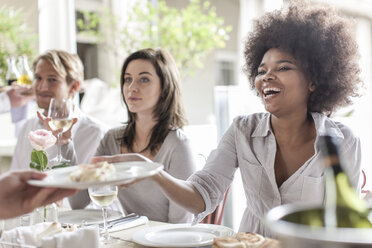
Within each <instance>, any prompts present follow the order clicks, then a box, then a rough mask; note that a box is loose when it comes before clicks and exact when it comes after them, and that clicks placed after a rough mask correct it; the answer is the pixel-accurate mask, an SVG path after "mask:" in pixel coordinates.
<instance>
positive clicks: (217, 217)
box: [200, 187, 230, 225]
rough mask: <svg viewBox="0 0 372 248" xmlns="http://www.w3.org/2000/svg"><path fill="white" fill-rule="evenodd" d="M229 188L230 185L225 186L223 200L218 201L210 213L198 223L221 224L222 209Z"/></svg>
mask: <svg viewBox="0 0 372 248" xmlns="http://www.w3.org/2000/svg"><path fill="white" fill-rule="evenodd" d="M229 190H230V187H229V188H227V190H226V192H225V196H224V198H223V201H222V202H221V203H220V205H218V206H217V208H216V209H215V210H214V211H213V212H212V213H210V214H209V215H207V216H206V217H205V218H204V219H203V220H202V221H201V222H200V223H205V224H215V225H221V222H222V217H223V211H224V209H225V204H226V199H227V195H228V194H229Z"/></svg>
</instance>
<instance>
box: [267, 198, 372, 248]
mask: <svg viewBox="0 0 372 248" xmlns="http://www.w3.org/2000/svg"><path fill="white" fill-rule="evenodd" d="M311 209H319V210H320V209H321V206H319V205H309V204H307V205H304V204H287V205H281V206H278V207H275V208H273V209H271V210H270V211H269V212H268V213H267V215H266V217H265V221H266V224H267V225H268V227H269V228H270V229H271V230H272V231H273V232H274V233H275V234H276V235H277V236H278V237H277V238H278V239H279V240H280V241H281V242H282V247H283V248H284V247H291V248H292V247H301V248H307V247H316V248H320V247H327V248H334V247H337V248H340V247H345V248H346V247H348V248H354V247H355V248H361V247H372V228H329V227H328V228H325V227H310V226H307V225H302V224H296V223H293V222H289V221H286V220H284V218H285V217H286V216H288V215H289V214H292V213H295V212H299V211H306V210H311Z"/></svg>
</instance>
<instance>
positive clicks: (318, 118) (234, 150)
mask: <svg viewBox="0 0 372 248" xmlns="http://www.w3.org/2000/svg"><path fill="white" fill-rule="evenodd" d="M312 117H313V119H314V123H315V128H316V139H315V144H314V150H315V154H314V155H313V156H312V157H311V158H310V159H309V160H307V161H306V162H305V163H304V164H303V165H302V166H301V167H300V168H299V169H298V170H297V171H296V172H295V173H294V174H292V175H291V176H290V177H289V178H288V179H287V180H286V181H285V182H284V183H283V184H282V185H281V186H280V187H279V188H278V186H277V184H276V180H275V172H274V163H275V155H276V149H277V147H276V140H275V136H274V133H273V131H272V129H271V125H270V114H269V113H258V114H253V115H249V116H240V117H237V118H236V119H235V120H234V123H233V124H232V125H231V126H230V128H229V129H228V130H227V132H226V133H225V135H224V136H223V138H222V139H221V141H220V143H219V145H218V147H217V149H215V150H214V151H212V152H211V154H210V156H209V157H208V160H207V163H206V165H205V167H204V168H203V169H202V170H201V171H198V172H196V173H195V174H194V175H192V176H191V177H190V178H189V179H188V181H190V182H191V183H192V184H193V185H194V186H195V187H196V189H197V190H198V191H199V192H200V194H201V195H202V197H203V199H204V202H205V205H206V210H205V211H204V212H203V213H200V214H199V215H198V216H197V219H198V220H199V219H201V218H203V217H204V216H205V215H207V214H208V213H210V212H212V211H213V210H214V209H215V208H216V206H217V205H218V204H219V203H220V202H221V201H222V199H223V197H224V193H225V191H226V189H227V188H228V187H229V185H230V184H231V182H232V180H233V179H234V173H235V171H236V169H238V168H240V171H241V177H242V181H243V187H244V192H245V197H246V208H245V211H244V214H243V217H242V220H241V223H240V228H239V231H247V232H257V233H260V234H262V235H264V236H273V235H272V234H271V233H270V231H269V230H268V228H267V227H266V226H265V224H264V222H263V217H264V216H265V214H266V213H267V212H268V211H269V210H270V209H271V208H273V207H275V206H278V205H282V204H286V203H293V202H312V203H322V202H323V200H324V192H325V179H324V169H325V168H324V163H323V159H322V156H321V153H320V150H319V136H324V135H326V134H327V135H331V136H333V137H335V138H336V139H337V140H338V142H339V145H340V156H341V162H342V166H343V168H344V170H345V171H346V173H347V174H348V176H349V179H350V182H351V184H352V185H353V186H354V187H356V188H358V189H359V188H360V185H359V177H360V173H361V151H360V141H359V138H357V137H355V136H354V135H353V133H352V132H351V130H350V129H349V128H348V127H346V126H344V125H343V124H341V123H339V122H335V121H332V120H331V119H329V118H327V117H326V116H324V115H322V114H318V113H312ZM241 197H242V198H243V196H241Z"/></svg>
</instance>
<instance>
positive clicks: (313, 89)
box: [309, 82, 316, 92]
mask: <svg viewBox="0 0 372 248" xmlns="http://www.w3.org/2000/svg"><path fill="white" fill-rule="evenodd" d="M315 89H316V85H315V84H314V83H312V82H311V83H310V88H309V90H310V92H314V91H315Z"/></svg>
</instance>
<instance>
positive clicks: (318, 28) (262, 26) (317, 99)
mask: <svg viewBox="0 0 372 248" xmlns="http://www.w3.org/2000/svg"><path fill="white" fill-rule="evenodd" d="M349 23H350V20H347V19H346V18H342V17H340V16H339V15H338V14H337V12H336V11H335V10H334V9H332V8H330V7H326V6H310V4H308V3H305V2H296V3H295V2H291V3H290V5H289V6H288V7H287V8H283V9H281V10H277V11H273V12H270V13H267V14H265V15H263V16H262V17H260V18H259V19H258V20H256V22H255V28H254V30H253V32H251V33H250V34H249V36H248V39H247V41H246V43H245V51H244V56H245V61H246V65H245V67H244V71H245V72H246V73H247V75H248V78H249V81H250V85H251V87H252V88H253V89H254V79H255V77H256V76H257V73H258V67H259V65H260V63H261V60H262V58H263V56H264V54H265V53H266V52H267V51H268V50H269V49H270V48H279V49H281V50H283V51H285V52H288V53H290V54H292V56H294V58H295V59H296V60H297V61H299V62H300V64H301V66H302V68H303V70H304V72H305V75H306V76H307V78H308V79H309V80H310V82H312V83H313V84H315V86H316V89H315V91H314V92H313V93H312V94H311V95H310V98H309V101H308V111H309V112H319V113H324V114H331V113H332V112H334V111H335V110H336V109H338V108H339V107H342V106H346V105H348V104H350V103H351V97H355V96H359V94H358V89H359V85H360V84H361V79H360V68H359V65H358V59H359V53H358V48H357V44H356V42H355V40H354V38H353V33H352V32H351V31H352V30H351V26H350V24H349Z"/></svg>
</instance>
